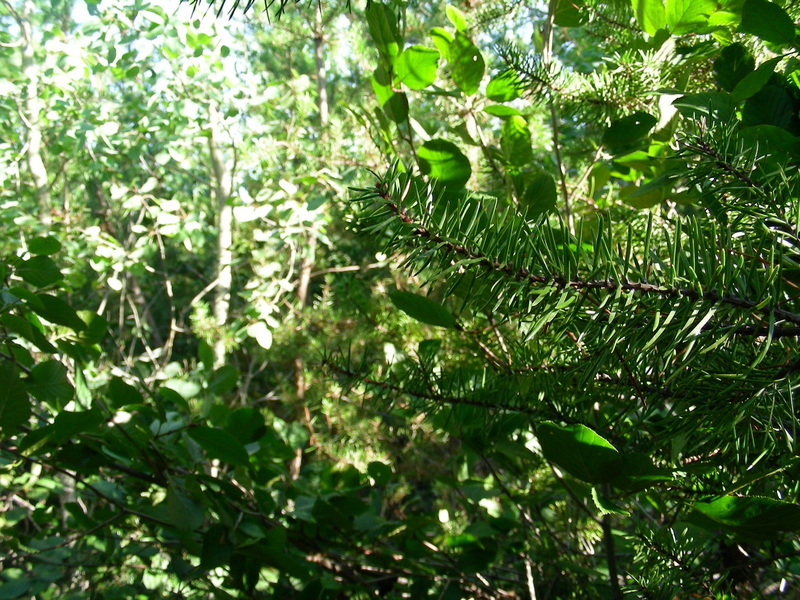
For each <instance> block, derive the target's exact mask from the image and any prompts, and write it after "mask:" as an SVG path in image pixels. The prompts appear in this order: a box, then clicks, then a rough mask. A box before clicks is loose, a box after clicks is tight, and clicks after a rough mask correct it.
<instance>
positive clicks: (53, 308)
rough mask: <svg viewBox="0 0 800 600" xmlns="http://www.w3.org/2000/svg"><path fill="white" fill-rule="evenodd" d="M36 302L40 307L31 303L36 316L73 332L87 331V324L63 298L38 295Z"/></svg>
mask: <svg viewBox="0 0 800 600" xmlns="http://www.w3.org/2000/svg"><path fill="white" fill-rule="evenodd" d="M36 300H37V302H38V306H37V305H36V304H34V303H31V308H32V309H33V310H34V312H35V313H36V314H38V315H39V316H41V317H44V318H45V319H47V320H48V321H50V322H51V323H55V324H57V325H64V326H65V327H69V328H70V329H72V330H73V331H83V330H84V329H86V323H84V322H83V320H82V319H81V318H80V317H79V316H78V313H76V312H75V309H73V308H72V307H71V306H70V305H69V304H67V303H66V302H64V301H63V300H62V299H61V298H56V297H55V296H51V295H49V294H37V295H36Z"/></svg>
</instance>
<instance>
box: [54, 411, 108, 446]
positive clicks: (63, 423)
mask: <svg viewBox="0 0 800 600" xmlns="http://www.w3.org/2000/svg"><path fill="white" fill-rule="evenodd" d="M104 422H105V415H104V414H103V412H102V411H101V410H100V409H99V408H93V409H91V410H86V411H80V412H71V411H66V410H63V411H61V412H60V413H58V415H56V418H55V420H54V421H53V437H52V440H51V441H52V443H54V444H63V443H64V442H67V441H69V440H71V439H73V438H75V437H76V436H77V435H78V434H80V433H85V432H87V431H92V430H93V429H96V428H97V427H99V426H100V425H101V424H102V423H104Z"/></svg>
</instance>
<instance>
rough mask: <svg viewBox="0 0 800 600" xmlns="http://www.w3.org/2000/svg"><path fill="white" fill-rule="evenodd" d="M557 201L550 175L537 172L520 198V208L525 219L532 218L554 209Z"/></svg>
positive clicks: (553, 181) (554, 183) (553, 182)
mask: <svg viewBox="0 0 800 600" xmlns="http://www.w3.org/2000/svg"><path fill="white" fill-rule="evenodd" d="M557 201H558V192H557V190H556V182H555V180H554V179H553V177H552V175H549V174H548V173H537V174H536V175H534V176H533V178H532V179H531V182H530V183H529V184H528V187H527V188H525V193H524V194H523V196H522V198H521V200H520V210H521V211H522V214H523V215H525V218H526V219H534V218H536V217H538V216H539V215H542V214H544V213H547V212H550V211H552V210H554V209H555V207H556V203H557Z"/></svg>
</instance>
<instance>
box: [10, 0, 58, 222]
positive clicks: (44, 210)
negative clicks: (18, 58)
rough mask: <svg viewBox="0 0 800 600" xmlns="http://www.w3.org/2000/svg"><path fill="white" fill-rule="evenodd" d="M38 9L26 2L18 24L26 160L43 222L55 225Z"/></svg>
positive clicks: (31, 2)
mask: <svg viewBox="0 0 800 600" xmlns="http://www.w3.org/2000/svg"><path fill="white" fill-rule="evenodd" d="M34 10H35V7H34V4H33V0H25V1H24V2H23V3H22V12H21V13H19V15H18V23H19V27H20V33H21V36H22V39H21V42H22V47H21V49H22V77H23V79H24V80H25V81H26V84H25V98H24V99H23V102H22V107H21V108H22V110H21V111H20V113H21V115H22V119H23V121H24V125H25V148H26V151H25V160H26V162H27V163H28V171H30V174H31V182H32V183H33V189H34V193H35V195H36V204H37V207H38V211H39V221H40V222H41V223H42V224H43V225H50V224H51V223H52V216H51V215H50V189H49V185H48V183H47V168H46V167H45V165H44V160H43V159H42V132H41V112H42V108H41V101H40V100H39V66H38V65H37V64H36V60H35V57H34V52H35V49H36V46H35V42H34V39H33V27H32V25H31V17H32V15H33V12H34Z"/></svg>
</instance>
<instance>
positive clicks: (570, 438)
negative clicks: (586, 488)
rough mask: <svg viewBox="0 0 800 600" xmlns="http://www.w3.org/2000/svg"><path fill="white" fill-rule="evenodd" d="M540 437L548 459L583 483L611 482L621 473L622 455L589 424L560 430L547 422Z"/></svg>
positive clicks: (538, 430) (540, 443)
mask: <svg viewBox="0 0 800 600" xmlns="http://www.w3.org/2000/svg"><path fill="white" fill-rule="evenodd" d="M536 437H537V438H538V440H539V445H540V446H541V447H542V453H543V454H544V457H545V458H546V459H547V460H549V461H550V462H552V463H555V464H556V465H558V466H559V467H561V468H562V469H564V470H565V471H566V472H567V473H569V474H570V475H572V476H573V477H575V478H577V479H580V480H581V481H585V482H587V483H592V484H599V483H608V482H610V481H612V480H613V479H614V478H615V477H618V476H619V475H620V473H621V470H622V458H621V456H620V453H619V452H618V451H617V449H616V448H614V446H612V445H611V444H610V443H609V442H608V441H607V440H606V439H605V438H603V437H601V436H599V435H597V434H596V433H595V432H594V431H592V430H591V429H589V428H588V427H586V426H585V425H580V424H578V425H569V426H566V427H559V426H558V425H556V424H554V423H551V422H544V423H542V424H541V425H539V427H538V428H537V432H536Z"/></svg>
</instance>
